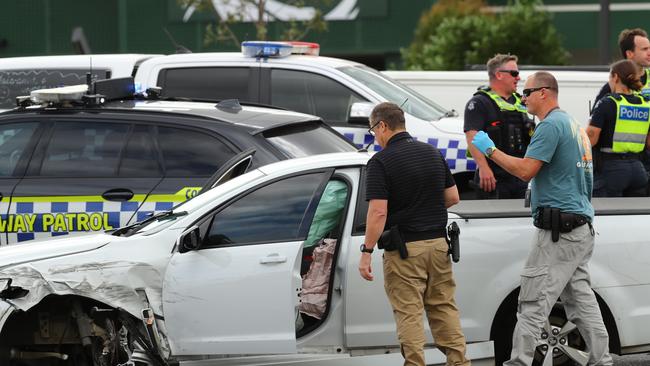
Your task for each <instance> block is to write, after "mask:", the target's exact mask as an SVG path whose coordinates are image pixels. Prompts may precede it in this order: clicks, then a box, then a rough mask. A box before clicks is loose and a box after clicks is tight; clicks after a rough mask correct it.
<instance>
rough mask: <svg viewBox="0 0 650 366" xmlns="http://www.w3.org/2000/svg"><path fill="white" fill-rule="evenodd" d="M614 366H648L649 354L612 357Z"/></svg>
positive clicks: (649, 362)
mask: <svg viewBox="0 0 650 366" xmlns="http://www.w3.org/2000/svg"><path fill="white" fill-rule="evenodd" d="M613 358H614V366H649V365H650V353H642V354H638V355H626V356H616V355H613Z"/></svg>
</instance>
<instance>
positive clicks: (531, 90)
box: [521, 86, 553, 98]
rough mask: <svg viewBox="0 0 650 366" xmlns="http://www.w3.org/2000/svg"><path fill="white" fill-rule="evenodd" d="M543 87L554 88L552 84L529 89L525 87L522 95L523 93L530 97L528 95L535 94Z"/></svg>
mask: <svg viewBox="0 0 650 366" xmlns="http://www.w3.org/2000/svg"><path fill="white" fill-rule="evenodd" d="M542 89H553V88H551V87H550V86H540V87H539V88H528V89H524V90H522V91H521V95H523V96H524V97H526V98H528V97H530V95H531V94H533V93H534V92H536V91H540V90H542Z"/></svg>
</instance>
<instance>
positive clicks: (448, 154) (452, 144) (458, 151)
mask: <svg viewBox="0 0 650 366" xmlns="http://www.w3.org/2000/svg"><path fill="white" fill-rule="evenodd" d="M337 130H338V131H339V132H341V133H342V134H343V136H345V137H346V138H347V139H348V140H350V141H352V142H353V143H354V144H355V145H356V146H357V147H358V148H364V147H366V146H367V145H368V144H370V145H369V146H368V151H380V150H381V146H379V145H377V144H376V143H375V142H374V139H375V138H374V137H373V136H372V135H371V134H369V133H368V132H367V131H366V130H364V129H360V128H337ZM413 137H414V138H415V139H417V140H419V141H425V142H427V143H428V144H431V145H433V146H435V147H437V148H438V150H440V152H441V153H442V155H443V156H444V157H445V160H447V165H449V169H450V170H451V172H452V173H459V172H464V171H468V170H469V171H473V170H476V162H475V161H474V159H471V158H468V157H467V142H466V141H465V140H454V139H448V138H434V137H425V136H418V135H413Z"/></svg>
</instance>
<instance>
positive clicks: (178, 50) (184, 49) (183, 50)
mask: <svg viewBox="0 0 650 366" xmlns="http://www.w3.org/2000/svg"><path fill="white" fill-rule="evenodd" d="M163 31H165V33H166V34H167V37H168V38H169V40H170V41H171V43H172V45H173V46H174V47H175V48H176V52H175V53H192V51H190V49H189V48H187V47H185V46H183V45H182V44H178V42H176V40H175V39H174V37H172V35H171V33H169V31H168V30H167V28H163Z"/></svg>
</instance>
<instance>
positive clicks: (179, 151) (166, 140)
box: [158, 127, 235, 177]
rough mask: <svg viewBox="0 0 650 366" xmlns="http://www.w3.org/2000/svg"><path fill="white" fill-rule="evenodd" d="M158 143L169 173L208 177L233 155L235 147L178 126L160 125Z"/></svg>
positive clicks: (166, 173) (167, 174)
mask: <svg viewBox="0 0 650 366" xmlns="http://www.w3.org/2000/svg"><path fill="white" fill-rule="evenodd" d="M158 146H160V150H161V151H162V155H163V161H164V165H165V175H166V176H168V177H188V176H189V177H196V176H207V177H209V176H211V175H212V174H214V172H216V171H217V170H218V169H219V168H220V167H221V165H222V164H223V163H225V162H226V161H228V160H229V159H230V158H232V157H233V156H235V151H233V150H232V149H231V148H230V147H228V146H226V144H225V143H224V142H222V141H220V140H219V139H217V138H215V137H213V136H210V135H207V134H205V133H201V132H198V131H193V130H185V129H180V128H170V127H159V128H158Z"/></svg>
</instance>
